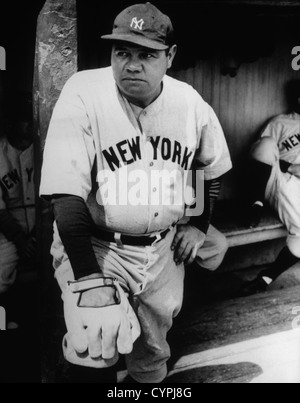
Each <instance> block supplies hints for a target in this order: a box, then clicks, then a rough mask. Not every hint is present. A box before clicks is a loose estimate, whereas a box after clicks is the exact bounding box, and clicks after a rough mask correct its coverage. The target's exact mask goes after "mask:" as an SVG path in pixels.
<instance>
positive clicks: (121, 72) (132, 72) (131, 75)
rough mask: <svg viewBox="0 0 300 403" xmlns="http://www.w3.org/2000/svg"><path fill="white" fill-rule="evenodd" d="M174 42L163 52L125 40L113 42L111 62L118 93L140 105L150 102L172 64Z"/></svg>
mask: <svg viewBox="0 0 300 403" xmlns="http://www.w3.org/2000/svg"><path fill="white" fill-rule="evenodd" d="M175 54H176V46H175V45H174V46H172V47H171V48H170V49H169V51H168V52H167V54H166V51H164V50H153V49H149V48H144V47H142V46H139V45H134V44H130V43H127V42H116V43H115V44H114V45H113V48H112V56H111V65H112V69H113V74H114V78H115V80H116V83H117V85H118V87H119V89H120V91H121V93H122V94H123V95H124V96H125V97H126V98H127V99H128V101H129V102H132V103H133V104H135V105H138V106H140V107H142V108H145V107H146V106H148V105H149V104H150V103H151V102H153V101H154V100H155V99H156V98H157V97H158V96H159V94H160V92H161V82H162V79H163V77H164V75H165V74H166V71H167V70H168V69H169V68H170V67H171V66H172V62H173V59H174V57H175Z"/></svg>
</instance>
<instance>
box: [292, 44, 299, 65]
mask: <svg viewBox="0 0 300 403" xmlns="http://www.w3.org/2000/svg"><path fill="white" fill-rule="evenodd" d="M292 55H293V56H295V57H294V58H293V60H292V69H293V70H295V71H299V70H300V46H295V47H294V48H293V49H292Z"/></svg>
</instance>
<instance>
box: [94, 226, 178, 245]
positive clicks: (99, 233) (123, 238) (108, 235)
mask: <svg viewBox="0 0 300 403" xmlns="http://www.w3.org/2000/svg"><path fill="white" fill-rule="evenodd" d="M172 228H173V226H171V227H169V228H168V229H166V230H164V231H162V232H160V233H158V234H157V235H155V236H149V235H140V236H133V235H124V234H121V233H119V232H109V231H106V230H104V229H100V228H95V227H94V228H93V231H92V233H93V235H94V236H95V237H97V238H100V239H102V240H103V241H107V242H115V243H116V244H117V245H118V246H122V245H132V246H150V245H155V244H157V243H158V242H160V241H161V240H163V239H164V238H165V237H166V235H167V234H168V233H169V232H170V231H171V229H172Z"/></svg>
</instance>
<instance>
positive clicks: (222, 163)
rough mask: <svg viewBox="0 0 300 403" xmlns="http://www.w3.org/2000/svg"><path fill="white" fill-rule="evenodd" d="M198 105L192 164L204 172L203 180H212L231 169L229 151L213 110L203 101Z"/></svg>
mask: <svg viewBox="0 0 300 403" xmlns="http://www.w3.org/2000/svg"><path fill="white" fill-rule="evenodd" d="M202 102H203V104H202V105H201V104H200V103H199V107H198V111H197V113H198V114H199V115H201V118H200V117H199V119H198V136H199V139H200V141H199V146H198V150H197V151H196V154H195V159H194V163H195V166H196V167H197V168H198V169H199V168H200V169H203V170H204V177H205V180H213V179H216V178H219V177H220V176H222V175H224V174H225V173H226V172H228V171H229V170H230V169H231V168H232V162H231V158H230V153H229V149H228V146H227V142H226V139H225V135H224V132H223V129H222V127H221V124H220V122H219V120H218V118H217V116H216V114H215V112H214V110H213V109H212V108H211V107H210V106H209V105H208V104H207V103H205V102H204V101H202Z"/></svg>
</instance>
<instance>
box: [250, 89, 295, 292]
mask: <svg viewBox="0 0 300 403" xmlns="http://www.w3.org/2000/svg"><path fill="white" fill-rule="evenodd" d="M291 107H292V111H291V113H289V114H283V115H279V116H277V117H275V118H273V119H272V120H271V121H270V122H269V123H268V124H267V126H266V128H265V129H264V131H263V133H262V135H261V138H260V140H259V141H258V142H257V143H255V144H254V146H253V148H252V151H251V157H252V160H253V161H252V162H251V173H252V175H253V177H254V178H256V184H255V187H253V196H254V200H255V202H254V204H253V206H252V209H251V212H250V223H251V226H252V227H253V226H256V225H257V224H258V223H259V221H260V218H261V216H262V214H263V211H264V203H265V202H268V203H269V204H270V206H271V207H272V208H274V209H275V210H276V211H277V213H278V215H279V217H280V219H281V221H282V222H283V223H284V224H285V226H286V228H287V230H288V232H289V235H288V238H287V245H286V247H285V248H284V249H283V250H282V251H281V253H280V254H279V256H278V258H277V260H276V261H275V263H274V264H273V265H272V266H271V267H270V268H269V269H267V270H265V271H263V272H261V273H260V274H259V276H258V277H257V278H256V279H255V280H253V281H251V282H249V283H247V284H246V286H245V287H244V288H243V290H242V293H243V295H248V294H252V293H256V292H260V291H264V290H266V289H267V287H268V286H269V285H270V284H271V283H272V282H273V281H274V280H276V279H277V278H278V277H279V276H280V274H282V273H283V272H284V271H286V270H287V269H289V268H290V267H292V266H293V265H295V264H296V263H297V262H298V261H299V259H300V203H299V200H300V81H297V82H293V87H292V93H291Z"/></svg>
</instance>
